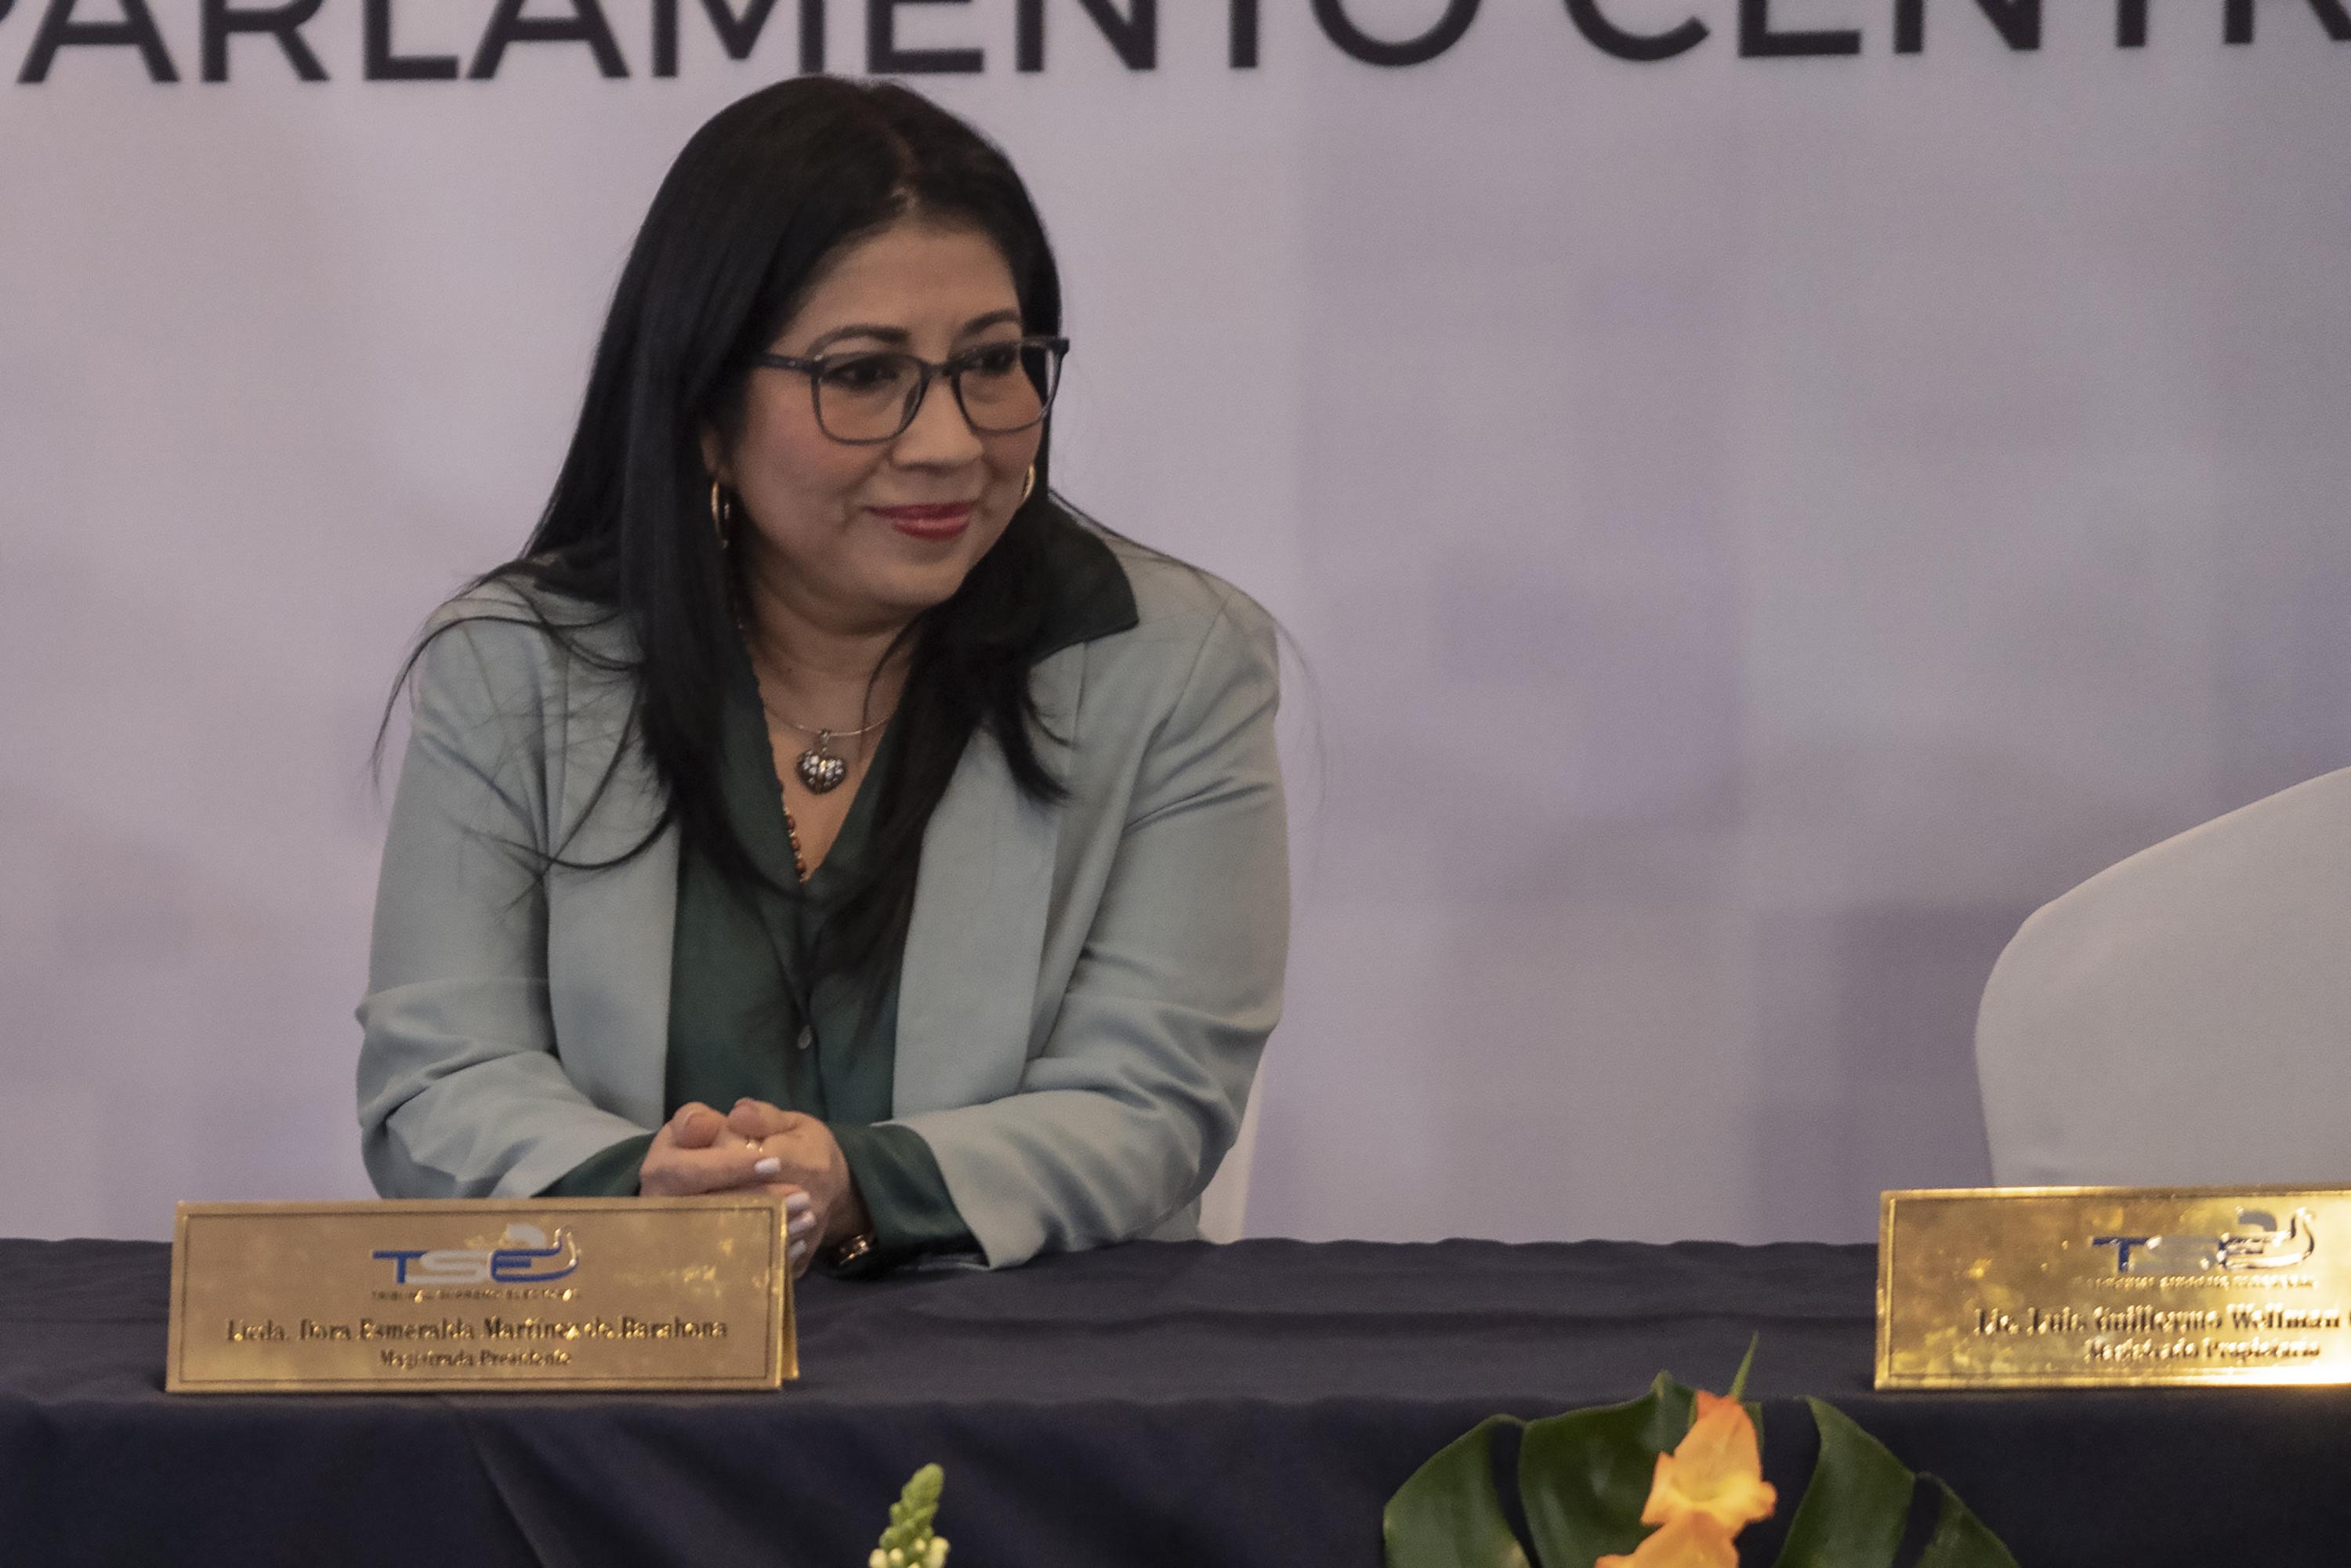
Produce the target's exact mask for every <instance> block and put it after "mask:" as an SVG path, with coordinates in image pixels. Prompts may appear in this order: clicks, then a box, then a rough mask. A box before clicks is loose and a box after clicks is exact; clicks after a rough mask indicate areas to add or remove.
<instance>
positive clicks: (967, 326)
mask: <svg viewBox="0 0 2351 1568" xmlns="http://www.w3.org/2000/svg"><path fill="white" fill-rule="evenodd" d="M1019 325H1020V312H1019V311H1018V310H991V311H989V312H988V313H987V315H985V316H975V317H973V318H972V319H970V320H968V321H967V322H965V323H964V324H963V330H962V331H960V332H958V333H956V337H958V338H968V337H970V336H971V335H972V334H973V333H974V332H985V331H987V329H989V328H990V327H1018V326H1019Z"/></svg>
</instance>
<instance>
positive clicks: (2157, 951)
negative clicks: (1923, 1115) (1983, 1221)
mask: <svg viewBox="0 0 2351 1568" xmlns="http://www.w3.org/2000/svg"><path fill="white" fill-rule="evenodd" d="M1976 1073H1977V1077H1978V1079H1979V1081H1980V1083H1981V1085H1982V1089H1983V1103H1984V1122H1985V1126H1986V1130H1987V1131H1988V1132H1989V1133H1990V1134H1991V1164H1992V1175H1993V1177H1994V1179H1996V1180H1997V1181H1999V1182H2000V1183H2001V1185H2002V1186H2042V1185H2075V1184H2088V1185H2107V1184H2112V1185H2118V1186H2245V1185H2252V1184H2256V1183H2265V1182H2273V1183H2292V1184H2299V1185H2306V1186H2351V768H2346V769H2345V770H2343V771H2341V772H2336V773H2329V774H2326V775H2325V776H2324V777H2323V778H2318V779H2312V780H2311V781H2310V782H2308V783H2306V784H2301V785H2297V786H2296V787H2294V789H2288V790H2286V791H2285V792H2283V794H2279V795H2273V796H2271V797H2270V798H2269V799H2268V800H2261V801H2256V802H2255V803H2254V804H2252V805H2251V806H2247V807H2245V808H2244V809H2243V810H2239V811H2232V812H2231V813H2230V814H2229V815H2227V816H2225V817H2222V818H2220V819H2219V820H2217V821H2210V822H2207V823H2205V824H2204V825H2203V826H2201V827H2199V828H2193V829H2190V830H2189V831H2187V832H2185V833H2182V834H2180V835H2179V837H2178V838H2175V839H2169V840H2167V841H2164V842H2162V843H2159V844H2158V845H2156V846H2155V847H2154V848H2153V849H2150V850H2146V851H2142V852H2140V853H2138V854H2136V855H2133V856H2132V857H2131V858H2130V859H2128V860H2126V861H2124V862H2122V863H2121V864H2119V865H2116V866H2112V867H2109V868H2108V869H2107V870H2105V871H2103V872H2100V873H2098V874H2097V875H2096V876H2094V877H2092V878H2091V879H2090V880H2089V881H2087V882H2085V883H2083V884H2082V885H2081V886H2079V887H2077V888H2075V889H2074V891H2073V892H2071V893H2069V894H2065V895H2064V897H2063V898H2060V899H2058V900H2057V901H2056V902H2054V903H2053V904H2048V905H2046V906H2045V907H2043V909H2041V910H2040V911H2039V912H2038V913H2036V914H2035V915H2033V916H2032V918H2031V919H2030V920H2027V921H2026V922H2025V923H2024V926H2023V928H2022V930H2020V931H2019V932H2018V933H2017V934H2016V936H2015V939H2014V940H2012V941H2011V942H2010V943H2009V945H2008V950H2007V951H2006V952H2004V953H2002V954H2001V958H2000V962H1999V964H1998V965H1997V966H1995V967H1993V969H1992V974H1991V982H1990V983H1989V984H1988V985H1987V986H1986V987H1985V988H1984V995H1983V1004H1982V1007H1981V1009H1980V1011H1979V1012H1978V1014H1977V1017H1976Z"/></svg>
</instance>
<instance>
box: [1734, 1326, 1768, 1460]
mask: <svg viewBox="0 0 2351 1568" xmlns="http://www.w3.org/2000/svg"><path fill="white" fill-rule="evenodd" d="M1761 1343H1763V1334H1762V1331H1761V1330H1760V1329H1759V1330H1758V1331H1756V1332H1755V1333H1751V1334H1749V1335H1748V1336H1747V1354H1745V1355H1742V1356H1740V1358H1739V1375H1738V1376H1736V1377H1734V1378H1732V1379H1731V1380H1730V1392H1729V1395H1728V1396H1726V1397H1728V1398H1731V1399H1737V1400H1740V1401H1741V1402H1742V1403H1743V1402H1744V1401H1745V1400H1746V1398H1747V1374H1748V1373H1749V1372H1750V1370H1752V1369H1753V1367H1754V1365H1755V1347H1756V1346H1757V1345H1759V1344H1761ZM1747 1415H1748V1418H1749V1419H1750V1420H1752V1421H1753V1422H1754V1423H1755V1434H1756V1436H1757V1437H1759V1438H1760V1437H1761V1436H1762V1434H1763V1419H1762V1417H1761V1416H1758V1415H1756V1414H1755V1407H1754V1406H1748V1410H1747Z"/></svg>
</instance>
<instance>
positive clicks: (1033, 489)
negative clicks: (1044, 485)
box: [1012, 463, 1037, 512]
mask: <svg viewBox="0 0 2351 1568" xmlns="http://www.w3.org/2000/svg"><path fill="white" fill-rule="evenodd" d="M1036 493H1037V465H1035V464H1034V463H1031V464H1030V465H1029V482H1028V483H1027V484H1025V485H1023V486H1020V500H1019V505H1018V506H1015V507H1013V508H1012V509H1013V510H1014V511H1016V512H1017V511H1019V509H1020V507H1025V506H1027V505H1028V504H1029V497H1031V496H1033V495H1035V494H1036Z"/></svg>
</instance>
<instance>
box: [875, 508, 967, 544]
mask: <svg viewBox="0 0 2351 1568" xmlns="http://www.w3.org/2000/svg"><path fill="white" fill-rule="evenodd" d="M971 508H972V504H971V503H970V502H969V501H932V502H927V503H925V504H923V505H920V506H912V507H873V508H872V512H873V515H874V516H875V517H880V518H881V519H882V520H883V522H885V523H887V524H889V525H890V526H891V527H892V528H895V529H897V530H898V531H899V532H900V533H902V534H904V535H906V536H908V537H909V538H918V539H951V538H955V537H956V535H958V534H960V533H962V532H963V531H964V529H966V528H969V527H971Z"/></svg>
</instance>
